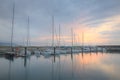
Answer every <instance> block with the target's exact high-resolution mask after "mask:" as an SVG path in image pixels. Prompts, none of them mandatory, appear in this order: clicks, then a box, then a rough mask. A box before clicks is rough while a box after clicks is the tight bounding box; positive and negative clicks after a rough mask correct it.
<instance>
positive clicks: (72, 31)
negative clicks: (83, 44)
mask: <svg viewBox="0 0 120 80" xmlns="http://www.w3.org/2000/svg"><path fill="white" fill-rule="evenodd" d="M71 40H72V47H73V28H71Z"/></svg>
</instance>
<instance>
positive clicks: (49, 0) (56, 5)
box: [0, 0, 120, 46]
mask: <svg viewBox="0 0 120 80" xmlns="http://www.w3.org/2000/svg"><path fill="white" fill-rule="evenodd" d="M13 3H15V15H14V32H13V33H14V35H13V42H14V43H15V44H20V45H26V40H27V37H26V36H27V20H28V16H29V20H30V45H36V46H46V45H47V46H48V45H51V44H52V37H51V35H52V16H53V15H54V26H55V29H54V33H55V45H58V33H59V25H60V31H61V36H60V37H61V39H60V44H61V45H71V29H73V32H74V45H81V44H82V42H83V41H82V40H84V44H85V45H108V44H109V45H119V44H120V35H119V34H120V0H0V42H10V40H11V27H12V25H11V24H12V14H13V11H12V9H13ZM83 34H84V39H83V38H82V35H83Z"/></svg>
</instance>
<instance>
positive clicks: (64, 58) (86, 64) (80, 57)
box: [0, 52, 120, 80]
mask: <svg viewBox="0 0 120 80" xmlns="http://www.w3.org/2000/svg"><path fill="white" fill-rule="evenodd" d="M119 61H120V54H119V53H112V54H111V53H99V52H96V53H79V54H61V55H55V56H53V55H51V56H42V55H40V56H39V57H38V56H36V55H32V56H30V57H10V56H1V57H0V71H1V72H0V80H80V79H81V80H120V76H119V73H120V72H119V71H120V67H119V66H120V62H119Z"/></svg>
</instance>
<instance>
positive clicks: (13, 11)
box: [10, 2, 15, 51]
mask: <svg viewBox="0 0 120 80" xmlns="http://www.w3.org/2000/svg"><path fill="white" fill-rule="evenodd" d="M14 14H15V2H13V9H12V29H11V45H10V46H11V51H14V49H13V30H14Z"/></svg>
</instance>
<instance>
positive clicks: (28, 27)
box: [27, 16, 30, 47]
mask: <svg viewBox="0 0 120 80" xmlns="http://www.w3.org/2000/svg"><path fill="white" fill-rule="evenodd" d="M29 30H30V25H29V16H28V22H27V47H28V46H29V34H30V31H29Z"/></svg>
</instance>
